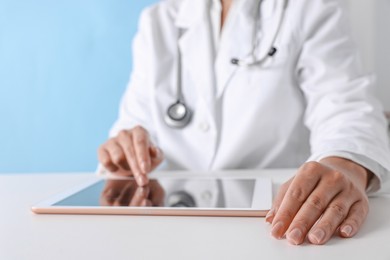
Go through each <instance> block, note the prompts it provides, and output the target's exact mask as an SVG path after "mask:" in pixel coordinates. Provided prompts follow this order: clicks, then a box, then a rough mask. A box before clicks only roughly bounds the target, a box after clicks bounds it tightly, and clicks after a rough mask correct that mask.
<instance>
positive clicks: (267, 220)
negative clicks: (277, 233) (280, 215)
mask: <svg viewBox="0 0 390 260" xmlns="http://www.w3.org/2000/svg"><path fill="white" fill-rule="evenodd" d="M274 216H275V210H274V209H271V210H270V211H268V213H267V215H266V216H265V221H266V222H268V223H270V224H271V222H272V221H271V219H272V218H273V217H274Z"/></svg>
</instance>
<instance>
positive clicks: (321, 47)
mask: <svg viewBox="0 0 390 260" xmlns="http://www.w3.org/2000/svg"><path fill="white" fill-rule="evenodd" d="M304 2H305V6H304V8H302V9H303V10H302V16H301V17H302V20H301V25H300V26H299V28H301V29H300V34H301V38H302V39H303V43H302V44H303V47H302V52H301V55H300V58H299V61H298V71H297V73H298V76H299V82H300V86H301V89H302V91H303V93H304V95H305V98H306V102H307V109H306V113H305V124H306V126H307V127H308V128H309V129H310V131H311V137H310V145H311V149H312V156H311V157H310V158H309V160H319V158H323V157H324V156H325V155H326V156H337V155H339V154H340V152H342V153H343V155H344V156H343V157H349V158H352V159H353V158H355V159H356V156H360V158H367V160H366V162H368V161H374V162H376V163H377V164H378V165H379V166H380V167H373V172H374V174H375V175H376V177H377V178H378V180H379V182H381V183H382V182H384V181H386V180H387V179H388V176H389V170H390V150H389V141H388V136H387V132H386V128H387V126H386V120H385V117H384V114H383V111H382V107H381V105H380V104H379V102H378V100H377V99H375V98H374V96H373V93H372V92H373V84H374V80H373V77H370V76H368V75H367V74H366V73H365V72H364V71H363V69H362V66H361V64H360V59H359V57H358V55H357V50H356V48H355V46H354V43H353V42H352V40H351V39H352V37H351V35H350V28H349V26H348V20H347V17H346V14H345V9H344V8H343V5H342V1H340V0H316V1H312V0H308V1H304ZM357 163H359V162H357ZM360 163H361V164H363V165H364V162H360ZM380 169H382V170H380ZM378 188H379V185H378Z"/></svg>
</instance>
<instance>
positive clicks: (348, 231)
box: [341, 225, 352, 237]
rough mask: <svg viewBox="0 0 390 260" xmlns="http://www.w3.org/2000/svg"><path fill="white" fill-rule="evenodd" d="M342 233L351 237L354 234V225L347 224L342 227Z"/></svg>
mask: <svg viewBox="0 0 390 260" xmlns="http://www.w3.org/2000/svg"><path fill="white" fill-rule="evenodd" d="M341 233H342V234H343V235H344V236H346V237H350V236H351V234H352V227H351V226H350V225H346V226H344V227H343V228H342V229H341Z"/></svg>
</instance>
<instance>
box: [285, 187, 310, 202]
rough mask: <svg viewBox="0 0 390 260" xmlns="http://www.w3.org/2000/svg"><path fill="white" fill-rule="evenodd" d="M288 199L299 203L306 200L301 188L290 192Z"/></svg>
mask: <svg viewBox="0 0 390 260" xmlns="http://www.w3.org/2000/svg"><path fill="white" fill-rule="evenodd" d="M289 197H290V198H291V199H292V200H295V201H298V202H299V203H303V202H304V201H305V200H306V194H305V192H304V190H303V188H302V187H296V188H293V189H291V190H290V192H289Z"/></svg>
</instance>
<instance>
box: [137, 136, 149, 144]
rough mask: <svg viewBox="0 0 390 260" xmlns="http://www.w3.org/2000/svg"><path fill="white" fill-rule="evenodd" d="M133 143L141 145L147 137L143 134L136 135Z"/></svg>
mask: <svg viewBox="0 0 390 260" xmlns="http://www.w3.org/2000/svg"><path fill="white" fill-rule="evenodd" d="M134 141H135V143H136V144H138V145H142V144H144V143H146V142H147V137H146V136H145V135H138V136H137V137H136V138H135V140H134Z"/></svg>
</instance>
